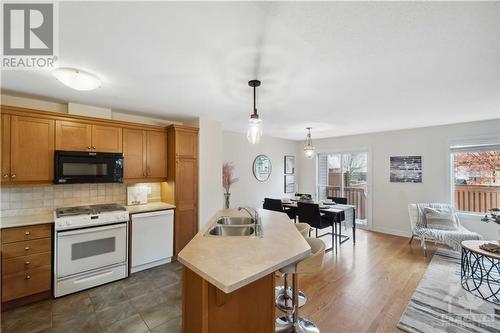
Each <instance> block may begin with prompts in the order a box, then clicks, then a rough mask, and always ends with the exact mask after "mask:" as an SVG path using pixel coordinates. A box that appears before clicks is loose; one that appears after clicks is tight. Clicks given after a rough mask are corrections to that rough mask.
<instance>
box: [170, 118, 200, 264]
mask: <svg viewBox="0 0 500 333" xmlns="http://www.w3.org/2000/svg"><path fill="white" fill-rule="evenodd" d="M167 145H168V148H167V154H168V158H167V160H168V166H167V173H168V176H167V178H168V183H169V184H170V185H169V187H170V188H169V191H170V192H171V195H170V199H169V200H168V201H170V202H171V203H172V204H175V206H176V208H175V221H174V235H175V236H174V253H175V255H177V254H178V253H179V252H180V251H181V250H182V249H183V248H184V246H185V245H186V244H187V243H188V242H189V241H190V240H191V239H192V238H193V237H194V235H195V234H196V233H197V232H198V129H197V128H193V127H187V126H180V125H170V126H169V127H167Z"/></svg>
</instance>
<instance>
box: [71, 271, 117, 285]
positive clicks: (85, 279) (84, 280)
mask: <svg viewBox="0 0 500 333" xmlns="http://www.w3.org/2000/svg"><path fill="white" fill-rule="evenodd" d="M112 274H113V271H112V270H111V271H106V272H99V273H98V274H95V275H92V276H86V277H83V278H80V279H76V280H75V281H74V283H85V282H89V281H92V280H95V279H99V278H102V277H104V276H108V275H112Z"/></svg>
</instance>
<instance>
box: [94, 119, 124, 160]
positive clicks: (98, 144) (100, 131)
mask: <svg viewBox="0 0 500 333" xmlns="http://www.w3.org/2000/svg"><path fill="white" fill-rule="evenodd" d="M92 150H93V151H97V152H101V153H121V152H122V129H121V128H120V127H116V126H103V125H92Z"/></svg>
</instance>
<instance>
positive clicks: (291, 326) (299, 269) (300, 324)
mask: <svg viewBox="0 0 500 333" xmlns="http://www.w3.org/2000/svg"><path fill="white" fill-rule="evenodd" d="M306 241H307V242H308V243H309V246H311V255H310V256H309V257H307V258H305V259H303V260H302V261H299V262H297V263H295V264H292V265H289V266H287V267H284V268H282V269H281V270H280V271H281V272H283V273H286V274H292V275H293V283H292V293H293V297H292V299H293V313H292V315H285V316H281V317H278V318H276V333H285V332H286V333H288V332H294V333H319V329H318V328H317V327H316V325H314V323H313V322H311V321H309V320H307V319H304V318H301V317H299V306H298V303H299V302H298V296H299V293H298V290H299V274H312V273H317V272H319V271H320V270H321V266H322V265H323V257H324V256H325V248H326V246H325V243H324V242H323V241H322V240H321V239H317V238H306Z"/></svg>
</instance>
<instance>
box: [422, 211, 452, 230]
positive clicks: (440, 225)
mask: <svg viewBox="0 0 500 333" xmlns="http://www.w3.org/2000/svg"><path fill="white" fill-rule="evenodd" d="M424 223H425V225H426V227H427V228H430V229H439V230H456V229H457V228H458V222H457V218H456V214H455V211H454V209H453V208H451V207H442V208H430V207H426V208H424Z"/></svg>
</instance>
